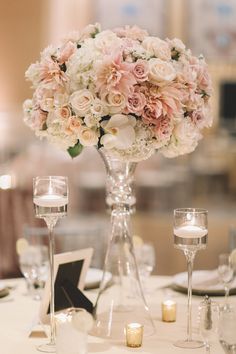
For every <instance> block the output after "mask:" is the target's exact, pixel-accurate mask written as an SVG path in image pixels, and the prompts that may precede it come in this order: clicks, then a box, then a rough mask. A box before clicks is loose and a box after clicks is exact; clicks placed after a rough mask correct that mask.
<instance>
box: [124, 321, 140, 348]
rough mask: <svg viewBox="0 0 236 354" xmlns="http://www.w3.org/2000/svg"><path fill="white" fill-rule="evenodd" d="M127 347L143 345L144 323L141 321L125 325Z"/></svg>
mask: <svg viewBox="0 0 236 354" xmlns="http://www.w3.org/2000/svg"><path fill="white" fill-rule="evenodd" d="M125 333H126V345H127V347H132V348H138V347H141V345H142V341H143V325H141V324H140V323H129V324H127V325H126V327H125Z"/></svg>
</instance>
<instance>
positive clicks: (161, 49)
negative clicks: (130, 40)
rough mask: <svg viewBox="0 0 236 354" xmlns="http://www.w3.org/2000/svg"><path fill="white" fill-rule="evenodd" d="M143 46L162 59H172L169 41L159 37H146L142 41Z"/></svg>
mask: <svg viewBox="0 0 236 354" xmlns="http://www.w3.org/2000/svg"><path fill="white" fill-rule="evenodd" d="M142 45H143V47H144V48H145V49H146V50H147V51H148V52H149V53H150V55H154V56H155V57H157V58H160V59H162V60H170V59H171V51H170V47H169V45H168V43H167V42H165V41H163V40H162V39H160V38H157V37H146V38H145V39H144V41H143V42H142Z"/></svg>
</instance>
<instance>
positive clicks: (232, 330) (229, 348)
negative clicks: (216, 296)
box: [218, 306, 236, 354]
mask: <svg viewBox="0 0 236 354" xmlns="http://www.w3.org/2000/svg"><path fill="white" fill-rule="evenodd" d="M218 333H219V341H220V344H221V346H222V348H223V349H224V351H225V353H226V354H236V335H235V334H236V308H235V307H233V306H227V307H223V309H221V311H220V319H219V329H218Z"/></svg>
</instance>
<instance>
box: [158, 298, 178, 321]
mask: <svg viewBox="0 0 236 354" xmlns="http://www.w3.org/2000/svg"><path fill="white" fill-rule="evenodd" d="M161 308H162V321H163V322H175V321H176V302H175V301H173V300H165V301H163V302H162V304H161Z"/></svg>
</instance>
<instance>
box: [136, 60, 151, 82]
mask: <svg viewBox="0 0 236 354" xmlns="http://www.w3.org/2000/svg"><path fill="white" fill-rule="evenodd" d="M133 74H134V77H135V78H136V80H137V82H143V81H146V80H147V79H148V63H147V62H146V61H145V60H142V59H138V60H137V61H136V63H135V64H134V67H133Z"/></svg>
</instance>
